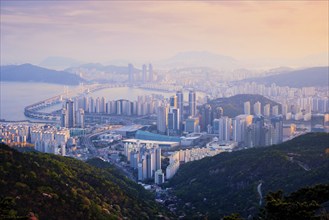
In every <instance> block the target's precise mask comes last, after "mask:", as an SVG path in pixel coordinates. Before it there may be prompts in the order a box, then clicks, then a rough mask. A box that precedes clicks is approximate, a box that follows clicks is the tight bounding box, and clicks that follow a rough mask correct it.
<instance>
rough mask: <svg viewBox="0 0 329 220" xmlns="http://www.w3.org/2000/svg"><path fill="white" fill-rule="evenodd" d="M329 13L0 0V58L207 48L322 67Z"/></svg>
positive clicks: (139, 54)
mask: <svg viewBox="0 0 329 220" xmlns="http://www.w3.org/2000/svg"><path fill="white" fill-rule="evenodd" d="M328 20H329V19H328V1H266V2H261V1H253V2H252V1H233V2H230V1H203V2H198V1H171V2H166V1H160V2H152V1H137V2H133V1H122V2H120V1H109V2H105V1H69V2H67V1H61V2H56V1H1V64H2V65H4V64H20V63H27V62H29V63H33V64H39V63H40V62H42V61H43V60H44V59H46V58H47V57H49V56H59V57H67V58H72V59H75V60H77V61H80V62H82V63H86V62H101V63H106V64H117V63H119V62H120V61H129V62H135V63H136V62H138V63H142V62H150V61H151V62H160V61H162V60H166V59H168V58H171V57H173V56H174V55H176V54H177V53H179V52H185V51H209V52H212V53H215V54H221V55H224V56H229V57H233V58H234V59H236V60H238V61H239V62H240V63H241V64H242V65H241V66H242V67H250V68H254V67H256V68H257V67H275V66H284V65H286V66H294V67H299V66H302V67H306V66H311V65H317V66H319V65H322V66H323V65H328ZM121 63H122V62H121Z"/></svg>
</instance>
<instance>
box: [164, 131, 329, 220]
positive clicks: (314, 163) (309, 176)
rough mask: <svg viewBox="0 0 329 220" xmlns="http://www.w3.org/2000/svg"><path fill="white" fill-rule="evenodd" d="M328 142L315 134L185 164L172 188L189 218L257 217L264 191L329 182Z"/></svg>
mask: <svg viewBox="0 0 329 220" xmlns="http://www.w3.org/2000/svg"><path fill="white" fill-rule="evenodd" d="M328 144H329V134H327V133H309V134H306V135H303V136H300V137H297V138H295V139H293V140H291V141H288V142H285V143H282V144H280V145H276V146H269V147H259V148H252V149H247V150H240V151H235V152H232V153H222V154H219V155H216V156H214V157H207V158H204V159H202V160H198V161H193V162H189V163H186V164H183V165H182V166H181V167H180V168H179V170H178V172H177V173H176V175H175V176H174V177H173V178H172V179H171V180H170V181H169V184H168V185H167V186H166V187H173V189H174V192H175V194H176V195H177V196H178V198H179V199H181V200H182V201H181V202H180V206H179V207H180V208H179V210H181V211H182V212H184V213H186V214H187V219H193V218H195V217H198V218H200V219H202V218H201V217H200V214H201V216H207V219H220V218H221V217H223V216H225V215H229V214H231V213H239V214H241V215H242V216H243V217H245V218H247V217H248V216H249V215H251V216H255V214H257V212H258V210H259V207H260V205H259V204H260V201H262V200H261V198H260V195H259V191H260V192H261V193H262V195H263V196H264V195H266V194H267V193H269V192H270V191H272V192H274V191H277V190H283V191H284V192H286V193H291V192H293V191H296V190H298V189H299V188H302V187H309V186H313V185H316V184H328V183H329V172H328V170H329V145H328ZM260 184H261V185H260ZM327 200H328V201H329V198H327ZM193 207H194V208H193Z"/></svg>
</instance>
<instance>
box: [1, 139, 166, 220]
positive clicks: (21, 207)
mask: <svg viewBox="0 0 329 220" xmlns="http://www.w3.org/2000/svg"><path fill="white" fill-rule="evenodd" d="M89 163H91V164H97V165H98V166H101V165H100V164H101V163H103V162H102V161H100V160H98V159H93V160H92V161H89ZM106 167H107V168H104V169H100V168H96V167H94V166H91V165H89V164H87V163H84V162H82V161H79V160H76V159H72V158H67V157H61V156H55V155H51V154H42V153H20V152H18V151H15V150H13V149H11V148H9V147H7V146H5V145H3V144H2V145H0V170H1V172H0V175H1V178H0V181H1V182H0V207H1V208H0V219H4V218H6V217H12V218H15V217H24V216H27V215H28V214H29V213H30V212H32V213H34V214H35V215H36V216H37V217H38V218H39V219H163V215H166V213H165V212H163V211H162V210H161V208H159V207H158V206H157V204H156V203H155V202H154V199H153V196H152V195H151V194H150V193H149V192H147V191H146V190H144V188H143V187H142V186H140V185H138V184H136V183H134V182H132V181H130V180H129V179H127V178H126V177H125V176H124V175H122V174H121V173H120V172H119V171H118V170H116V169H115V168H114V167H112V166H108V165H106Z"/></svg>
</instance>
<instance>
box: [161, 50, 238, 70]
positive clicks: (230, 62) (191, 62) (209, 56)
mask: <svg viewBox="0 0 329 220" xmlns="http://www.w3.org/2000/svg"><path fill="white" fill-rule="evenodd" d="M158 63H159V65H161V66H165V67H169V68H184V67H210V68H215V69H236V68H239V66H240V64H239V62H238V61H237V60H236V59H234V58H232V57H229V56H224V55H221V54H216V53H211V52H207V51H186V52H180V53H177V54H176V55H175V56H173V57H171V58H169V59H166V60H162V61H159V62H158Z"/></svg>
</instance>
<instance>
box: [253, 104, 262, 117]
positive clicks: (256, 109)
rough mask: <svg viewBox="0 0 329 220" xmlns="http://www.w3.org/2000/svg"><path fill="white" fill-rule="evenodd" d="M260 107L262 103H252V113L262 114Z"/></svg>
mask: <svg viewBox="0 0 329 220" xmlns="http://www.w3.org/2000/svg"><path fill="white" fill-rule="evenodd" d="M261 107H262V104H261V103H260V102H256V103H255V104H254V115H261V114H262V112H261Z"/></svg>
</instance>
